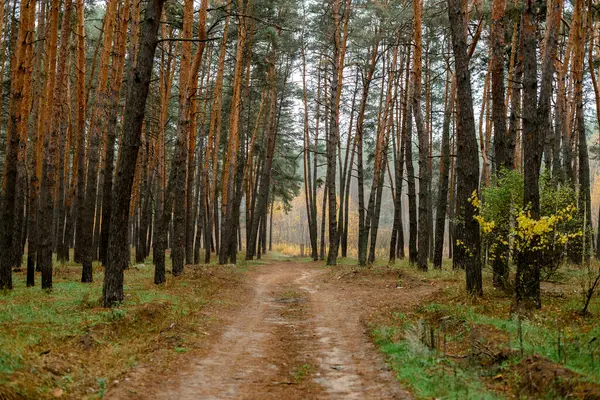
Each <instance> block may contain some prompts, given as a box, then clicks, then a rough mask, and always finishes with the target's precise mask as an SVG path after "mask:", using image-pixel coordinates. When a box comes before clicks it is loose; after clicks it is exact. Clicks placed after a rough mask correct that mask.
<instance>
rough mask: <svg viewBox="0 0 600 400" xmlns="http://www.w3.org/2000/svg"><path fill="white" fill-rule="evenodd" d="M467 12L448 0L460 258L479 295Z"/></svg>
mask: <svg viewBox="0 0 600 400" xmlns="http://www.w3.org/2000/svg"><path fill="white" fill-rule="evenodd" d="M465 14H466V13H465V11H464V10H463V9H462V6H461V4H460V2H459V1H458V0H448V17H449V20H450V32H451V35H452V48H453V52H454V59H455V69H456V93H457V103H458V111H459V121H458V124H459V125H458V127H459V129H458V140H457V147H458V154H459V157H458V159H457V165H456V167H457V173H456V175H457V193H456V208H457V215H458V221H457V222H458V223H457V225H458V229H459V230H461V231H462V235H461V239H462V243H461V244H460V245H461V246H463V248H464V251H463V257H461V259H460V263H461V264H462V265H460V266H461V267H464V268H465V270H466V275H467V293H469V294H471V295H476V296H479V295H482V293H483V285H482V277H481V259H480V248H481V245H480V233H479V225H478V223H477V221H475V219H474V218H473V217H474V216H475V215H476V213H477V210H476V209H475V207H474V205H473V204H472V203H471V202H470V200H469V199H470V198H471V196H472V195H473V194H477V191H478V180H479V159H478V154H477V138H476V134H475V120H474V116H473V97H472V92H471V74H470V72H469V57H468V54H467V42H466V26H467V21H466V18H465ZM454 262H457V260H456V259H454Z"/></svg>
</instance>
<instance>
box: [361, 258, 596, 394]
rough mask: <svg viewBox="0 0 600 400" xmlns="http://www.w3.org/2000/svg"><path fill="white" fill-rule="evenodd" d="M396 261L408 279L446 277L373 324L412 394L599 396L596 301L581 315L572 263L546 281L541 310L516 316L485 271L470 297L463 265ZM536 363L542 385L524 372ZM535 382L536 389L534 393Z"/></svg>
mask: <svg viewBox="0 0 600 400" xmlns="http://www.w3.org/2000/svg"><path fill="white" fill-rule="evenodd" d="M399 264H400V265H399V266H397V267H395V268H398V269H400V270H402V271H403V273H405V274H408V275H409V276H410V277H411V278H412V279H418V280H424V281H443V282H444V285H443V287H444V288H443V289H441V290H440V291H438V292H437V293H435V294H434V295H432V296H430V297H428V298H426V299H424V300H423V301H422V302H421V304H420V305H419V306H418V307H416V308H413V309H411V310H406V309H400V308H399V309H398V310H395V311H393V312H388V313H386V315H387V316H386V317H385V318H384V319H383V320H382V319H379V320H377V319H375V320H377V322H376V323H372V324H371V329H372V334H373V338H374V340H375V342H376V343H377V344H378V345H379V347H380V349H381V351H382V352H383V353H385V354H386V355H387V356H388V357H389V360H390V363H391V365H392V367H393V368H394V370H395V371H396V373H397V377H398V379H399V380H400V381H401V382H403V383H404V384H405V385H406V386H408V387H409V388H410V389H411V390H413V391H414V394H415V395H416V397H417V398H474V399H487V398H490V399H492V398H497V397H498V396H501V397H506V396H516V397H519V398H526V397H527V396H531V397H532V398H544V397H545V398H563V397H568V396H571V397H573V398H584V397H586V396H589V393H592V392H593V393H594V395H595V394H596V393H598V395H599V396H600V390H599V389H600V386H598V385H597V383H598V382H600V343H599V341H598V338H599V337H600V325H599V324H598V322H599V320H600V319H599V318H598V315H600V301H598V300H597V296H596V299H594V300H593V301H592V303H591V306H590V312H591V314H590V315H587V316H581V315H580V314H579V313H578V311H579V310H581V306H582V298H581V287H580V280H581V276H582V273H581V271H580V270H578V269H577V268H573V267H565V268H564V270H562V271H560V272H559V274H557V275H556V277H560V279H561V281H560V282H554V283H553V284H552V285H549V286H547V287H546V286H543V290H542V302H543V308H542V309H541V310H538V311H534V312H531V313H529V314H527V315H525V316H521V317H518V316H517V315H516V314H515V313H513V312H512V311H513V297H512V296H510V295H506V294H504V293H502V292H499V291H496V290H494V289H493V288H492V287H491V282H490V281H491V277H490V273H489V271H485V273H484V286H485V295H484V296H483V297H482V298H475V299H474V298H471V297H469V296H467V295H466V294H465V289H464V283H463V282H464V274H463V272H461V271H459V272H455V271H452V270H451V269H449V268H448V266H446V267H445V268H444V269H443V270H430V272H427V273H424V272H421V271H419V270H417V269H415V268H413V267H411V266H408V265H406V264H405V263H399ZM556 277H555V279H557V278H556ZM382 321H383V322H382ZM419 329H420V330H421V331H419ZM442 343H443V344H442ZM533 365H535V368H537V369H536V370H533V371H534V372H532V374H533V375H534V376H535V375H536V374H538V375H539V377H540V378H539V379H545V380H546V382H545V383H543V384H539V385H537V386H536V384H535V383H536V382H534V383H531V382H530V381H529V380H528V379H530V378H527V379H525V378H523V375H528V374H524V371H528V369H527V368H533ZM538 370H539V371H541V372H537V371H538ZM534 379H535V378H534ZM532 385H533V387H536V388H537V389H536V390H540V392H537V393H535V394H532V392H531V390H532V389H531V387H532ZM539 386H541V387H542V388H541V389H540V388H539ZM590 398H592V397H590ZM593 398H595V397H593Z"/></svg>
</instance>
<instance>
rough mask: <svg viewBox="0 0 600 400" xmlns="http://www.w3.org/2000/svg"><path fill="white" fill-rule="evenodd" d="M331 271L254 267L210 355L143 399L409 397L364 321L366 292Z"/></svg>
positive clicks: (296, 265)
mask: <svg viewBox="0 0 600 400" xmlns="http://www.w3.org/2000/svg"><path fill="white" fill-rule="evenodd" d="M327 274H328V272H327V270H325V269H324V268H322V267H320V266H318V265H316V264H311V263H285V262H284V263H279V264H272V265H267V266H264V267H260V268H259V269H258V270H257V271H254V272H251V273H250V274H249V276H250V282H249V285H250V287H252V289H253V290H252V294H251V295H250V296H248V298H247V299H246V300H245V301H244V302H245V305H244V306H243V307H242V308H241V309H240V310H239V311H238V312H236V313H235V315H233V316H232V318H231V319H230V322H229V325H228V326H227V327H226V328H224V330H223V331H222V332H223V333H222V335H221V336H220V337H219V338H218V339H216V340H215V341H214V343H213V344H212V345H211V347H210V348H209V349H208V351H207V352H206V354H205V356H204V357H201V358H199V359H196V360H193V361H192V363H191V364H190V365H188V366H187V367H185V368H183V370H181V371H172V372H173V373H172V374H170V377H168V378H167V377H158V378H157V379H160V380H161V381H162V384H161V385H156V386H154V389H153V390H156V392H155V393H148V392H146V393H145V394H144V395H142V397H144V398H153V399H182V400H183V399H285V400H293V399H406V398H410V395H409V394H408V393H407V392H406V391H404V390H402V389H401V388H400V386H399V385H398V383H397V382H396V381H395V379H394V376H393V373H392V372H391V371H389V370H388V369H387V367H386V365H385V363H384V359H383V357H382V356H381V355H380V354H379V353H378V352H377V350H376V349H375V346H374V345H373V344H372V343H371V342H370V341H369V338H368V335H367V333H366V331H365V327H364V326H363V324H361V322H360V315H361V314H362V313H363V312H364V307H365V304H364V298H363V297H361V296H358V295H356V293H355V292H354V291H352V290H340V289H339V285H337V286H336V285H335V283H334V282H330V281H328V280H327V279H325V278H326V276H327ZM165 378H166V379H165ZM163 379H164V380H163ZM138 393H139V392H138ZM137 398H139V397H137Z"/></svg>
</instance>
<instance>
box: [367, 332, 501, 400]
mask: <svg viewBox="0 0 600 400" xmlns="http://www.w3.org/2000/svg"><path fill="white" fill-rule="evenodd" d="M396 334H397V332H396V331H395V328H378V329H375V330H374V331H373V336H374V339H375V343H376V344H377V345H378V346H379V347H380V349H381V351H382V352H383V353H384V354H385V355H386V356H387V357H388V362H389V363H390V365H391V367H392V368H393V369H394V371H395V373H396V377H397V379H398V380H399V381H400V382H402V383H403V384H404V385H406V386H407V387H408V388H409V389H410V390H411V392H412V393H413V394H414V395H415V397H416V398H418V399H432V398H435V399H477V400H480V399H481V400H488V399H489V400H493V399H499V398H500V397H498V396H497V395H496V394H494V393H493V392H491V391H489V390H487V389H486V387H485V385H484V384H483V383H482V382H481V380H480V378H479V373H478V371H476V370H475V369H469V368H463V367H462V366H460V365H458V364H456V363H454V362H452V361H451V360H449V359H447V358H442V357H439V356H438V355H437V354H436V353H435V352H433V351H431V350H429V349H428V348H426V347H425V346H423V345H419V344H415V343H413V342H411V341H408V340H401V341H395V340H394V339H393V338H394V336H396Z"/></svg>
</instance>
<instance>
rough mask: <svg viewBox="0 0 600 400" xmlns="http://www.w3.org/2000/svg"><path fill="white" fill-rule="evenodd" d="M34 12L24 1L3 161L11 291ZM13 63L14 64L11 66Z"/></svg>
mask: <svg viewBox="0 0 600 400" xmlns="http://www.w3.org/2000/svg"><path fill="white" fill-rule="evenodd" d="M33 11H35V0H32V1H23V2H21V5H20V17H19V31H18V35H17V49H16V56H15V57H14V61H15V64H14V65H15V68H14V71H15V72H14V74H11V75H12V78H13V79H11V94H10V99H11V103H10V115H9V122H8V133H7V140H6V143H7V146H6V147H7V151H6V153H5V161H4V181H3V190H4V195H3V196H2V209H1V212H2V215H1V216H2V217H1V218H0V224H1V229H0V235H1V237H0V239H1V240H0V252H1V253H0V289H12V261H13V259H12V257H11V254H10V251H11V249H12V243H13V238H14V234H13V227H14V223H15V219H16V215H15V206H16V203H17V190H18V187H17V186H18V185H17V180H18V163H19V148H21V147H24V146H25V143H24V140H23V135H21V132H20V131H25V132H27V117H26V116H27V114H26V113H25V112H24V111H25V110H26V109H27V107H28V104H27V100H28V99H27V91H28V88H27V86H28V83H27V82H26V78H27V66H28V63H27V60H26V57H27V53H28V47H29V46H31V44H30V43H31V42H32V40H31V39H32V33H33V32H31V31H29V29H30V26H31V19H32V18H33V14H34V13H33ZM11 64H12V63H11Z"/></svg>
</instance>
